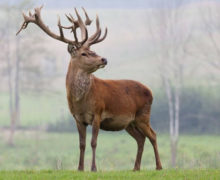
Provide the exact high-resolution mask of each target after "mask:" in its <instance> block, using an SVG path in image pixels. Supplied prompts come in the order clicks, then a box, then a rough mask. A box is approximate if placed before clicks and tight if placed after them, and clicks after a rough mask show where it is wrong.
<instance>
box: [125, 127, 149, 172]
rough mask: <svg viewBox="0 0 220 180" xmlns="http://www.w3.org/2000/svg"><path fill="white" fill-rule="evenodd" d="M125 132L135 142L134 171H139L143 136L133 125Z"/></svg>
mask: <svg viewBox="0 0 220 180" xmlns="http://www.w3.org/2000/svg"><path fill="white" fill-rule="evenodd" d="M126 131H127V132H128V133H129V134H130V135H131V136H132V137H133V138H134V139H135V140H136V142H137V146H138V149H137V155H136V160H135V165H134V169H133V170H134V171H139V170H140V166H141V158H142V154H143V150H144V142H145V136H144V135H143V134H142V133H141V132H140V131H139V130H138V129H137V127H135V126H133V125H129V126H128V127H127V128H126Z"/></svg>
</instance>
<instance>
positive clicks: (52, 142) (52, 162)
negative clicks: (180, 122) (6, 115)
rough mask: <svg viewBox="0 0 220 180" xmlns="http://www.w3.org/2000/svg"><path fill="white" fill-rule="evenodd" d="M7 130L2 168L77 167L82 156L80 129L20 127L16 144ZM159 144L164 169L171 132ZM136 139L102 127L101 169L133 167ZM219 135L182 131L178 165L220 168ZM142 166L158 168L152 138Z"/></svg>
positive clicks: (0, 140) (1, 143)
mask: <svg viewBox="0 0 220 180" xmlns="http://www.w3.org/2000/svg"><path fill="white" fill-rule="evenodd" d="M90 138H91V134H90V133H88V135H87V148H86V152H85V170H90V164H91V155H92V153H91V147H90ZM6 140H7V132H4V131H3V133H1V134H0V150H1V153H0V170H47V169H51V170H76V169H77V165H78V158H79V147H78V134H77V133H61V134H59V133H45V132H41V131H18V132H17V133H16V135H15V145H14V147H10V146H7V144H6ZM158 146H159V152H160V156H161V161H162V165H163V168H164V169H169V168H170V146H169V137H168V135H164V134H159V135H158ZM136 148H137V147H136V142H135V141H134V140H133V139H132V137H130V136H129V135H128V134H127V133H126V132H120V133H118V132H116V133H110V132H104V131H101V132H100V135H99V138H98V145H97V157H96V159H97V168H98V170H99V171H115V170H132V169H133V165H134V160H135V156H136ZM219 150H220V137H219V136H209V135H202V136H187V135H182V136H181V137H180V140H179V144H178V158H177V166H176V169H207V168H211V169H220V151H219ZM142 169H145V170H154V169H155V161H154V154H153V148H152V146H151V144H150V143H149V141H148V140H146V143H145V150H144V153H143V158H142Z"/></svg>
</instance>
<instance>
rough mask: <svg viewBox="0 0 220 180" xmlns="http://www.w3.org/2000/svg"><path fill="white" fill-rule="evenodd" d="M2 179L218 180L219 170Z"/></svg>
mask: <svg viewBox="0 0 220 180" xmlns="http://www.w3.org/2000/svg"><path fill="white" fill-rule="evenodd" d="M0 179H4V180H7V179H13V180H14V179H33V180H34V179H41V180H42V179H53V180H54V179H68V180H69V179H74V180H76V179H86V180H89V179H114V180H117V179H120V180H121V179H126V180H127V179H138V180H141V179H151V180H154V179H165V180H171V179H175V180H180V179H184V180H190V179H192V180H218V179H220V171H219V170H214V169H212V170H162V171H159V172H158V171H147V170H143V171H140V172H132V171H110V172H98V173H91V172H76V171H3V172H1V173H0Z"/></svg>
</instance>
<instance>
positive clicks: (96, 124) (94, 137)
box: [91, 115, 100, 171]
mask: <svg viewBox="0 0 220 180" xmlns="http://www.w3.org/2000/svg"><path fill="white" fill-rule="evenodd" d="M99 128H100V116H98V115H95V117H94V120H93V122H92V140H91V146H92V166H91V171H97V169H96V163H95V152H96V145H97V137H98V133H99Z"/></svg>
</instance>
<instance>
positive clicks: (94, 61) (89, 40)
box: [17, 6, 162, 171]
mask: <svg viewBox="0 0 220 180" xmlns="http://www.w3.org/2000/svg"><path fill="white" fill-rule="evenodd" d="M41 9H42V6H41V7H39V8H35V12H34V14H32V13H31V12H29V16H27V15H25V14H23V17H24V22H23V24H22V26H21V28H20V29H19V31H18V33H19V32H20V31H21V30H22V29H25V28H26V27H27V25H28V23H34V24H36V25H37V26H39V27H40V28H41V29H42V30H43V31H44V32H45V33H46V34H48V35H49V36H51V37H52V38H54V39H57V40H60V41H62V42H64V43H67V44H68V52H69V53H70V56H71V59H70V63H69V68H68V73H67V75H66V92H67V99H68V104H69V109H70V111H71V113H72V115H73V117H74V118H75V120H76V125H77V128H78V132H79V142H80V143H79V144H80V145H79V147H80V158H79V166H78V170H84V154H85V146H86V127H87V125H91V126H92V139H91V147H92V166H91V170H92V171H96V163H95V153H96V144H97V137H98V133H99V129H103V130H107V131H119V130H123V129H125V130H126V131H127V132H128V133H129V134H130V135H131V136H132V137H133V138H134V139H135V140H136V141H137V147H138V150H137V156H136V161H135V165H134V170H140V164H141V157H142V153H143V149H144V143H145V138H146V137H148V138H149V140H150V142H151V144H152V146H153V149H154V154H155V160H156V169H158V170H159V169H162V165H161V162H160V157H159V153H158V148H157V140H156V133H155V132H154V130H153V129H152V128H151V126H150V112H151V104H152V101H153V97H152V93H151V90H150V89H149V88H147V87H146V86H144V85H143V84H141V83H139V82H136V81H132V80H102V79H99V78H97V77H95V76H94V75H93V74H92V73H93V72H95V71H96V70H98V69H100V68H103V67H105V66H106V64H107V60H106V59H105V58H103V57H101V56H99V55H97V54H96V53H95V52H93V51H91V50H90V46H91V45H93V44H96V43H99V42H101V41H103V40H104V39H105V38H106V35H107V28H106V29H105V33H104V35H103V37H102V38H100V36H101V29H100V26H99V19H98V16H97V17H96V32H95V33H94V34H93V35H92V36H90V37H89V36H88V32H87V27H86V26H87V25H90V24H91V22H92V21H91V20H90V19H89V17H88V14H87V13H86V11H85V10H84V9H83V11H84V14H85V17H86V20H85V22H83V20H82V18H81V17H80V15H79V14H78V12H77V10H76V9H75V13H76V16H77V20H76V19H75V18H74V17H73V16H72V15H71V14H69V15H66V17H67V19H68V20H69V21H70V23H71V26H69V27H65V26H62V25H61V23H60V19H59V18H58V28H59V33H60V34H59V35H57V34H55V33H53V32H52V31H51V30H50V29H49V28H48V26H47V25H45V24H44V22H43V21H42V18H41ZM77 28H79V29H80V30H81V35H82V40H81V41H79V39H78V37H77V33H76V30H77ZM63 29H70V30H71V32H73V37H74V40H70V39H67V38H66V37H65V36H64V33H63ZM18 33H17V34H18Z"/></svg>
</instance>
